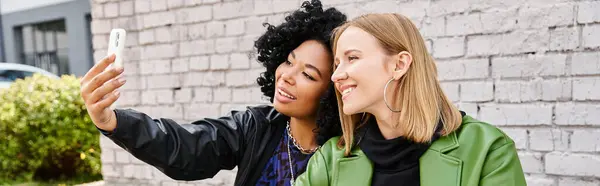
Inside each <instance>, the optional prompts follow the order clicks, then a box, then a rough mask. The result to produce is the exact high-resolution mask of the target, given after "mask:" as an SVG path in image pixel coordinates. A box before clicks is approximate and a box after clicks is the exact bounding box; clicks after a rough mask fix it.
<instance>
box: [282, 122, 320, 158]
mask: <svg viewBox="0 0 600 186" xmlns="http://www.w3.org/2000/svg"><path fill="white" fill-rule="evenodd" d="M287 133H288V137H289V138H290V139H292V143H293V144H294V146H295V147H296V148H298V150H300V152H302V153H303V154H312V153H314V152H317V150H319V147H320V146H317V147H315V148H313V149H308V150H307V149H304V148H302V146H300V145H299V144H298V141H296V138H294V136H292V129H291V127H290V122H289V121H288V122H287Z"/></svg>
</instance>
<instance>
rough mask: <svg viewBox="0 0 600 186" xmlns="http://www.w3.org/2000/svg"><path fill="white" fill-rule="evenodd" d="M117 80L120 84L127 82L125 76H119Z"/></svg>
mask: <svg viewBox="0 0 600 186" xmlns="http://www.w3.org/2000/svg"><path fill="white" fill-rule="evenodd" d="M117 81H118V82H119V83H120V84H123V83H125V82H126V81H127V80H125V78H119V79H118V80H117Z"/></svg>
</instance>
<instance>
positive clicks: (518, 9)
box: [91, 0, 600, 186]
mask: <svg viewBox="0 0 600 186" xmlns="http://www.w3.org/2000/svg"><path fill="white" fill-rule="evenodd" d="M323 1H324V4H325V5H326V6H334V7H336V8H338V9H340V10H342V11H343V12H344V13H346V14H347V15H348V16H349V17H350V18H354V17H356V16H358V15H360V14H363V13H369V12H398V13H403V14H405V15H407V16H408V17H410V18H411V19H413V21H414V23H415V25H417V27H418V28H419V29H420V31H421V34H422V35H423V37H424V38H425V40H426V42H427V49H428V51H429V52H430V53H431V55H433V57H434V58H435V59H436V64H437V67H438V74H439V76H438V78H439V80H440V81H441V82H442V88H443V89H444V92H445V93H446V94H447V96H448V97H449V98H450V99H451V100H452V101H453V102H454V103H455V104H456V105H457V106H458V107H459V108H460V109H461V110H463V111H466V112H467V113H468V114H469V115H471V116H473V117H475V118H478V119H480V120H483V121H485V122H488V123H490V124H493V125H496V126H499V128H500V129H501V130H503V131H504V132H505V133H506V134H507V135H508V136H510V137H511V138H512V139H513V140H514V141H515V145H516V148H517V149H518V151H519V157H520V160H521V163H522V164H523V169H524V171H525V172H526V179H527V182H528V185H533V186H571V185H581V186H592V185H594V186H598V185H600V169H598V167H599V166H600V154H598V153H600V137H599V136H600V106H599V103H600V93H599V92H600V11H598V10H599V9H600V1H598V0H585V1H581V0H555V1H543V0H524V1H519V0H487V1H472V0H435V1H419V0H401V1H395V0H348V1H346V0H323ZM300 4H301V1H300V0H120V1H115V0H95V1H91V5H92V7H91V8H92V11H91V14H92V18H93V19H92V22H91V32H92V34H93V37H92V41H93V48H94V59H95V60H99V59H100V58H102V57H103V56H104V55H105V54H106V46H107V40H108V34H109V32H110V30H111V29H112V28H113V27H122V28H125V29H127V31H128V36H130V37H128V41H127V44H126V46H127V47H126V50H125V54H126V55H125V56H124V58H125V60H124V62H125V68H126V70H125V71H126V72H125V78H126V79H127V84H126V85H125V86H124V87H123V88H122V90H123V93H122V96H121V99H120V100H119V101H118V102H117V107H120V108H133V109H136V110H139V111H142V112H145V113H147V114H148V115H150V116H152V117H155V118H157V117H168V118H172V119H174V120H176V121H180V122H191V121H194V120H198V119H202V118H204V117H213V118H214V117H218V116H222V115H225V114H227V113H229V111H230V110H232V109H244V108H245V107H246V106H251V105H259V104H265V103H268V102H266V101H265V100H264V99H263V97H262V93H261V92H260V89H259V88H258V86H257V84H256V82H255V80H256V77H258V75H259V73H260V72H262V70H263V67H262V66H261V65H260V64H258V63H257V62H256V58H255V55H254V53H253V44H254V43H253V41H254V40H255V39H256V38H257V37H258V36H260V34H262V33H263V32H264V31H265V30H266V28H265V27H263V26H262V23H263V22H265V21H268V22H270V23H272V24H277V23H281V22H282V21H283V17H284V16H285V15H286V14H287V13H289V12H291V11H293V10H295V9H296V8H298V7H299V5H300ZM100 144H101V147H102V152H103V153H102V162H103V163H102V173H103V175H104V180H105V182H106V183H107V185H181V186H184V185H185V186H192V185H215V186H216V185H233V180H234V178H235V172H236V170H235V169H234V170H232V171H221V172H219V174H217V175H216V176H215V177H214V178H212V179H206V180H202V181H187V182H186V181H175V180H173V179H171V178H169V177H167V176H165V175H164V174H163V173H161V172H160V171H158V170H157V169H156V168H153V167H151V166H149V165H147V164H146V163H144V162H141V161H140V160H137V159H136V158H135V157H133V156H131V155H130V154H128V153H127V152H126V151H124V150H123V149H121V148H120V147H119V146H117V145H116V144H114V143H113V142H112V141H110V140H108V139H107V138H106V137H101V138H100Z"/></svg>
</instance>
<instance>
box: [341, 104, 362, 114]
mask: <svg viewBox="0 0 600 186" xmlns="http://www.w3.org/2000/svg"><path fill="white" fill-rule="evenodd" d="M342 111H343V112H344V114H345V115H353V114H356V113H359V112H358V109H357V108H356V107H353V106H352V105H350V104H344V107H343V108H342Z"/></svg>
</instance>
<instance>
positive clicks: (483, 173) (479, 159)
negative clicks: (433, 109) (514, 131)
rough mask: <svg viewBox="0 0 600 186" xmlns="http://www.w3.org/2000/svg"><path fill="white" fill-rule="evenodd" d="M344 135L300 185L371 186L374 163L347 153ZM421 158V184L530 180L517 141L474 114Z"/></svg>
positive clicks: (325, 149)
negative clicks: (343, 146) (515, 142)
mask: <svg viewBox="0 0 600 186" xmlns="http://www.w3.org/2000/svg"><path fill="white" fill-rule="evenodd" d="M339 139H340V138H339V137H336V138H332V139H330V140H329V141H328V142H327V143H325V144H324V145H323V146H322V147H321V149H319V150H318V151H317V152H316V153H315V154H314V155H313V157H312V158H311V159H310V160H309V164H308V167H307V168H306V172H304V173H303V174H302V175H300V177H298V179H297V180H296V184H295V185H318V186H321V185H333V186H338V185H340V186H347V185H353V186H354V185H356V186H362V185H371V176H372V174H373V164H372V162H371V161H370V160H369V159H368V158H367V157H366V156H365V154H364V153H363V152H362V150H360V149H359V148H358V147H356V148H355V149H353V151H352V155H351V156H349V157H345V156H344V150H343V148H338V147H337V145H336V144H337V143H338V141H339ZM419 163H420V172H421V177H420V179H421V186H476V185H482V186H499V185H502V186H521V185H527V184H526V182H525V175H524V173H523V169H522V168H521V163H520V161H519V157H518V155H517V150H516V148H515V144H514V142H513V140H512V139H510V137H508V136H507V135H506V134H504V133H503V132H502V131H501V130H499V129H498V128H496V127H494V126H492V125H490V124H487V123H484V122H481V121H477V120H475V119H473V118H472V117H470V116H468V115H466V116H464V117H463V121H462V126H461V127H460V128H459V129H458V130H456V131H454V132H452V133H450V134H449V135H447V136H443V137H441V138H439V139H438V140H436V141H434V142H433V144H432V145H431V146H430V148H429V149H428V150H427V152H425V154H423V156H422V157H421V158H420V161H419ZM399 185H401V183H399Z"/></svg>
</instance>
